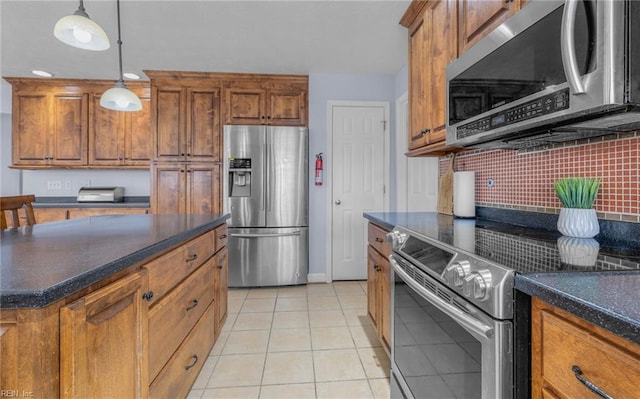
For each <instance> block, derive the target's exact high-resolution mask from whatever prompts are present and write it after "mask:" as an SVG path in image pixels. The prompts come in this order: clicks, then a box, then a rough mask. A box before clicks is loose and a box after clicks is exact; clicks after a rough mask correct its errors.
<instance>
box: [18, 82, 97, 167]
mask: <svg viewBox="0 0 640 399" xmlns="http://www.w3.org/2000/svg"><path fill="white" fill-rule="evenodd" d="M7 80H8V81H9V83H11V84H12V85H13V87H14V89H13V98H12V101H13V103H12V104H13V105H12V106H13V109H12V121H11V123H12V157H13V161H12V166H15V167H23V166H33V167H51V166H57V167H66V166H86V165H87V141H88V136H87V110H88V102H89V101H88V95H87V94H86V93H85V92H84V91H83V90H82V89H81V88H79V87H75V86H63V87H48V86H45V87H33V86H32V85H25V84H22V83H21V82H20V81H14V80H12V79H7Z"/></svg>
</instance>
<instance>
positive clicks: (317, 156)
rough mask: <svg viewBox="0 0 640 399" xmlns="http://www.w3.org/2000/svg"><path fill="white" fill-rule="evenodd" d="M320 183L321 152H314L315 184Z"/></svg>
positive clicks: (319, 184)
mask: <svg viewBox="0 0 640 399" xmlns="http://www.w3.org/2000/svg"><path fill="white" fill-rule="evenodd" d="M321 185H322V153H319V154H316V186H321Z"/></svg>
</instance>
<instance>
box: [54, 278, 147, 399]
mask: <svg viewBox="0 0 640 399" xmlns="http://www.w3.org/2000/svg"><path fill="white" fill-rule="evenodd" d="M147 285H148V281H147V272H146V270H141V271H139V272H137V273H134V274H131V275H129V276H127V277H124V278H122V279H120V280H118V281H116V282H114V283H112V284H110V285H107V286H105V287H103V288H101V289H99V290H96V291H94V292H92V293H90V294H88V295H86V296H84V297H82V298H80V299H78V300H77V301H75V302H73V303H71V304H69V305H67V306H65V307H63V308H61V309H60V353H64V354H65V356H61V357H60V397H63V398H146V397H147V396H148V387H149V381H148V373H147V361H148V356H147V352H148V350H147V345H146V343H147V341H148V337H147V325H148V324H147V304H146V303H145V301H144V299H143V297H142V296H143V294H144V293H145V292H146V290H147Z"/></svg>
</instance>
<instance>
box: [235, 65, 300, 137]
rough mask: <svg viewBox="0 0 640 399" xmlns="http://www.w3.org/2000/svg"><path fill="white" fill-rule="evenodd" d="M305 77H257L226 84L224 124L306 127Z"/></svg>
mask: <svg viewBox="0 0 640 399" xmlns="http://www.w3.org/2000/svg"><path fill="white" fill-rule="evenodd" d="M307 92H308V79H307V78H306V77H304V78H300V77H297V76H294V77H291V79H290V80H289V79H286V78H270V77H268V76H257V77H255V78H252V79H247V80H231V81H228V82H227V83H226V85H225V93H224V95H225V117H224V121H225V122H224V123H225V124H227V125H278V126H306V125H307V120H308V110H307V102H308V99H307Z"/></svg>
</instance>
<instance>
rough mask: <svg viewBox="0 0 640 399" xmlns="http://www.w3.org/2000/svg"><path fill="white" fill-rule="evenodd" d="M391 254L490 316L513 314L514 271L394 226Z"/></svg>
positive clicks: (508, 315) (390, 238)
mask: <svg viewBox="0 0 640 399" xmlns="http://www.w3.org/2000/svg"><path fill="white" fill-rule="evenodd" d="M387 240H388V241H389V243H391V245H392V247H393V251H394V252H396V253H398V254H399V255H401V256H402V257H403V258H405V259H407V260H408V261H409V262H410V263H411V264H413V265H414V266H416V267H418V268H420V269H421V270H423V271H425V272H426V273H428V274H429V275H431V276H432V277H434V278H436V279H438V280H439V281H440V282H441V283H442V284H444V285H445V286H447V287H448V288H449V289H450V290H452V291H454V292H456V293H457V294H458V295H460V296H462V297H464V298H466V299H467V300H468V301H470V302H471V303H473V304H474V305H476V306H477V307H479V308H481V309H482V310H484V311H486V312H487V313H488V314H490V315H492V316H493V317H496V318H500V319H508V318H510V317H511V316H512V314H513V284H514V276H515V271H514V270H513V269H512V268H508V267H506V266H504V265H500V264H496V263H494V262H492V261H490V260H488V259H485V258H482V257H480V256H478V255H476V254H473V253H469V252H466V251H465V250H463V249H460V248H457V247H454V246H451V245H448V244H446V243H443V242H441V241H439V240H436V239H434V238H431V237H428V236H423V235H419V234H417V233H414V232H412V231H409V230H406V229H403V228H399V227H396V228H395V229H394V230H393V231H391V232H390V233H389V234H388V235H387Z"/></svg>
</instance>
